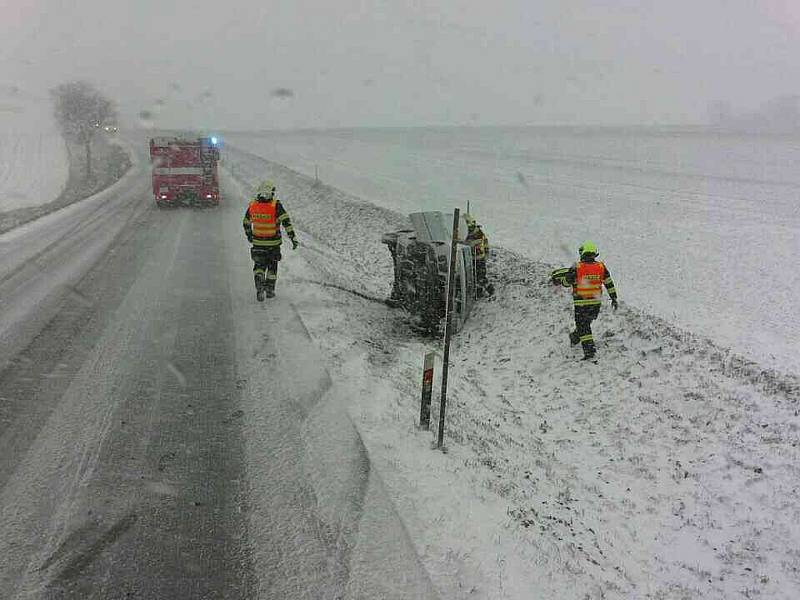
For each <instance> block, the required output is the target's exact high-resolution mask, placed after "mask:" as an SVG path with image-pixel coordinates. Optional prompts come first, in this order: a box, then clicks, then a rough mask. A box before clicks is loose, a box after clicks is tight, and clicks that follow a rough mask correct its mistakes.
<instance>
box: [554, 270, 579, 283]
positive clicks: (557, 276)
mask: <svg viewBox="0 0 800 600" xmlns="http://www.w3.org/2000/svg"><path fill="white" fill-rule="evenodd" d="M550 281H551V282H552V283H553V284H554V285H563V286H564V287H572V286H573V285H575V281H577V272H576V270H575V267H574V266H572V267H562V268H560V269H556V270H555V271H553V272H552V273H550Z"/></svg>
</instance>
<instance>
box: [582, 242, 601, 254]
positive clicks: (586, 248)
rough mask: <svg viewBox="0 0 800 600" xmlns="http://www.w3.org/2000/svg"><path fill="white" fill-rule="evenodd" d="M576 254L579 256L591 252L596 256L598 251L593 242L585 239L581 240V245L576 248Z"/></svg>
mask: <svg viewBox="0 0 800 600" xmlns="http://www.w3.org/2000/svg"><path fill="white" fill-rule="evenodd" d="M578 254H579V255H580V256H585V255H587V254H591V255H593V256H597V255H598V254H600V253H599V252H598V251H597V246H596V245H595V243H594V242H590V241H589V240H586V241H585V242H583V243H582V244H581V247H580V248H578Z"/></svg>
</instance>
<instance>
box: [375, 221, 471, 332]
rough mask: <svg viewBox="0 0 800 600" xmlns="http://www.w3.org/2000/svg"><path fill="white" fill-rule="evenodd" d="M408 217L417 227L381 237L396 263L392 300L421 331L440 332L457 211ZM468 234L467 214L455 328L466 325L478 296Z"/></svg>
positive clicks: (458, 263)
mask: <svg viewBox="0 0 800 600" xmlns="http://www.w3.org/2000/svg"><path fill="white" fill-rule="evenodd" d="M409 218H410V219H411V225H412V227H413V229H402V230H400V231H394V232H391V233H386V234H384V235H383V238H382V241H383V243H384V244H386V245H387V246H388V247H389V252H391V254H392V260H393V261H394V282H393V284H392V294H391V296H390V298H389V300H388V301H387V303H388V304H389V305H390V306H399V307H402V308H405V309H406V310H407V311H408V312H409V313H410V314H411V315H412V316H413V317H414V319H415V321H416V323H415V325H416V326H417V327H419V328H420V329H422V330H424V331H427V332H436V331H439V330H440V329H443V324H444V318H445V316H446V315H445V311H446V306H447V270H448V268H449V266H450V243H451V239H452V226H453V215H452V214H449V215H448V214H446V213H441V212H419V213H412V214H410V215H409ZM466 235H467V222H466V220H465V219H464V217H463V216H462V217H461V218H460V220H459V225H458V235H457V237H458V240H459V243H458V245H457V255H456V272H455V296H454V304H453V315H452V327H453V331H459V330H460V329H461V328H462V327H463V326H464V323H465V322H466V320H467V318H468V317H469V313H470V311H471V310H472V306H473V304H474V302H475V297H476V280H475V265H474V261H473V256H472V250H471V248H470V246H469V245H468V244H467V243H466V241H465V240H466Z"/></svg>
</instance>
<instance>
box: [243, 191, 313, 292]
mask: <svg viewBox="0 0 800 600" xmlns="http://www.w3.org/2000/svg"><path fill="white" fill-rule="evenodd" d="M242 225H243V226H244V234H245V235H246V236H247V241H248V242H250V243H251V244H252V245H253V246H252V248H250V257H251V258H252V259H253V278H254V280H255V285H256V299H257V300H258V301H259V302H263V301H264V296H265V295H266V297H267V298H272V297H273V296H275V282H276V280H277V279H278V262H279V261H280V260H281V243H282V242H283V240H282V238H281V227H283V229H284V231H285V232H286V235H288V236H289V239H290V240H291V241H292V249H293V250H296V249H297V246H298V245H299V243H298V241H297V236H296V235H295V232H294V227H292V221H291V219H290V218H289V213H288V212H286V209H285V208H284V207H283V205H282V204H281V202H280V200H278V199H277V198H276V197H275V185H274V184H273V183H272V182H271V181H264V182H262V183H260V184H259V185H258V187H257V188H256V197H255V198H254V199H253V200H252V201H251V202H250V204H249V206H248V207H247V211H246V212H245V213H244V219H243V221H242Z"/></svg>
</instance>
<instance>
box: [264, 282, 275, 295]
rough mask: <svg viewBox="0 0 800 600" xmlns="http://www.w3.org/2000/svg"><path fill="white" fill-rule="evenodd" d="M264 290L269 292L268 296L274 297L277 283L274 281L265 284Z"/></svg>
mask: <svg viewBox="0 0 800 600" xmlns="http://www.w3.org/2000/svg"><path fill="white" fill-rule="evenodd" d="M264 291H265V292H266V294H267V298H274V297H275V284H274V283H273V284H272V285H270V284H269V283H267V284H266V285H265V286H264Z"/></svg>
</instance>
